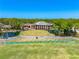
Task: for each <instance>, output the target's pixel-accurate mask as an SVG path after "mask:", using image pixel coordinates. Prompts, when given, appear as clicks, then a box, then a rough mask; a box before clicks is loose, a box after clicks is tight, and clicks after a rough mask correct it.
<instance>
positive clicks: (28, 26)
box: [21, 21, 52, 30]
mask: <svg viewBox="0 0 79 59" xmlns="http://www.w3.org/2000/svg"><path fill="white" fill-rule="evenodd" d="M51 28H52V24H51V23H46V22H43V21H40V22H36V23H34V24H30V23H27V24H24V25H22V27H21V29H23V30H50V29H51Z"/></svg>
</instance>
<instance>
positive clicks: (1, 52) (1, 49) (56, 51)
mask: <svg viewBox="0 0 79 59" xmlns="http://www.w3.org/2000/svg"><path fill="white" fill-rule="evenodd" d="M78 43H79V41H75V43H74V41H73V42H72V41H71V42H66V43H64V42H37V43H34V42H31V43H29V44H7V45H4V46H0V59H79V44H78Z"/></svg>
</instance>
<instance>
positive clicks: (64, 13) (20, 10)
mask: <svg viewBox="0 0 79 59" xmlns="http://www.w3.org/2000/svg"><path fill="white" fill-rule="evenodd" d="M0 18H79V0H0Z"/></svg>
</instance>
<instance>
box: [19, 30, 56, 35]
mask: <svg viewBox="0 0 79 59" xmlns="http://www.w3.org/2000/svg"><path fill="white" fill-rule="evenodd" d="M20 35H22V36H55V35H54V34H50V33H49V32H48V31H45V30H28V31H23V32H21V33H20Z"/></svg>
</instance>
